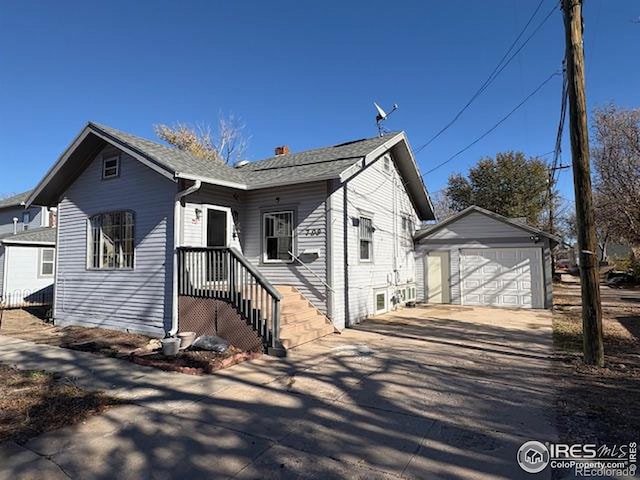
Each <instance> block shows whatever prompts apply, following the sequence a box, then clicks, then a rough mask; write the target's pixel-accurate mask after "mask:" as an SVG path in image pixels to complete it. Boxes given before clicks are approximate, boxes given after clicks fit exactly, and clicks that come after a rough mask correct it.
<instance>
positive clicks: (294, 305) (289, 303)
mask: <svg viewBox="0 0 640 480" xmlns="http://www.w3.org/2000/svg"><path fill="white" fill-rule="evenodd" d="M281 305H282V308H281V310H282V315H287V314H294V313H300V312H304V311H305V310H308V309H313V310H315V309H316V308H315V307H314V306H313V305H311V304H310V303H309V300H307V299H306V298H304V297H303V298H296V297H292V298H287V297H284V298H283V299H282V300H281Z"/></svg>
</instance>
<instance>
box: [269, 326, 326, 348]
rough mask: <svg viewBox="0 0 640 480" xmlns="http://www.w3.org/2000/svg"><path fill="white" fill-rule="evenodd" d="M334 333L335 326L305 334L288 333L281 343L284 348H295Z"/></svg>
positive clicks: (281, 338) (305, 332) (281, 339)
mask: <svg viewBox="0 0 640 480" xmlns="http://www.w3.org/2000/svg"><path fill="white" fill-rule="evenodd" d="M333 331H334V330H333V325H325V326H323V327H320V328H314V329H313V330H308V331H304V332H299V333H288V334H287V335H286V336H281V337H280V341H281V342H282V346H283V347H284V348H293V347H297V346H298V345H302V344H303V343H307V342H311V341H313V340H316V339H318V338H321V337H324V336H327V335H329V334H330V333H333Z"/></svg>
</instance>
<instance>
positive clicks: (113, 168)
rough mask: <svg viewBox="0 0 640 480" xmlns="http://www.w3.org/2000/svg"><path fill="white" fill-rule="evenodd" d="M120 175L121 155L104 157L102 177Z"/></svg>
mask: <svg viewBox="0 0 640 480" xmlns="http://www.w3.org/2000/svg"><path fill="white" fill-rule="evenodd" d="M119 175H120V156H118V155H116V156H114V157H108V158H103V159H102V178H103V179H108V178H115V177H117V176H119Z"/></svg>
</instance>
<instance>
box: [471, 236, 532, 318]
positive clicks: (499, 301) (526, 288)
mask: <svg viewBox="0 0 640 480" xmlns="http://www.w3.org/2000/svg"><path fill="white" fill-rule="evenodd" d="M460 284H461V294H462V304H463V305H488V306H495V307H513V308H544V283H543V270H542V249H541V248H477V249H466V250H462V251H461V252H460Z"/></svg>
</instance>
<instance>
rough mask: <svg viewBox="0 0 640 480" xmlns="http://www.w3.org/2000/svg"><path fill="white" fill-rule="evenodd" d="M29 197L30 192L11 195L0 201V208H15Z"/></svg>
mask: <svg viewBox="0 0 640 480" xmlns="http://www.w3.org/2000/svg"><path fill="white" fill-rule="evenodd" d="M29 195H31V190H29V191H27V192H22V193H18V194H17V195H12V196H10V197H7V198H5V199H3V200H0V208H6V207H15V206H16V205H21V204H22V202H26V201H27V198H29Z"/></svg>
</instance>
